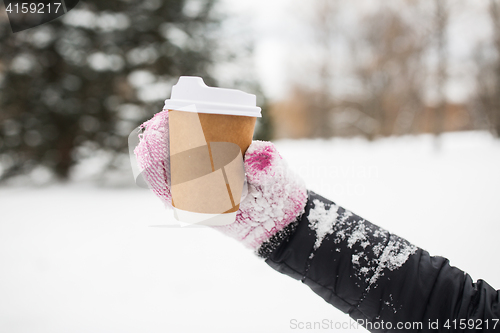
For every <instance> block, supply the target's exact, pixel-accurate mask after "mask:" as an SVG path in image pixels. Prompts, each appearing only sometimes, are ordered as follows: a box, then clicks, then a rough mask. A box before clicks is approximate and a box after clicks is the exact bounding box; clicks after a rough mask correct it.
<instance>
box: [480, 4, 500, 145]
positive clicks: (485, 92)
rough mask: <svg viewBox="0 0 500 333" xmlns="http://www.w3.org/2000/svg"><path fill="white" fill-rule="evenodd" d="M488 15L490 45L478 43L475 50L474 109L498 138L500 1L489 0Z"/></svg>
mask: <svg viewBox="0 0 500 333" xmlns="http://www.w3.org/2000/svg"><path fill="white" fill-rule="evenodd" d="M489 13H490V17H491V22H492V27H493V29H492V31H493V41H492V43H491V44H490V43H480V44H479V45H478V47H477V48H476V53H475V61H476V65H477V67H478V71H477V76H476V85H477V86H476V90H477V94H476V98H475V100H474V101H473V103H474V109H478V110H479V112H476V114H478V116H476V118H479V122H480V123H486V126H487V128H488V129H489V130H490V131H491V132H492V133H493V134H495V135H496V136H497V137H500V1H498V0H490V6H489Z"/></svg>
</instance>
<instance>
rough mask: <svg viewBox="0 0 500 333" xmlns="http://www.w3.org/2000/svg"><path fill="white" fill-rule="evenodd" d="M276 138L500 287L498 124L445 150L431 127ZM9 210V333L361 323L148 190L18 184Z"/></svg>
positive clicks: (365, 213) (336, 197)
mask: <svg viewBox="0 0 500 333" xmlns="http://www.w3.org/2000/svg"><path fill="white" fill-rule="evenodd" d="M276 144H277V147H278V150H279V151H280V153H281V155H282V156H283V157H284V158H285V159H286V160H287V162H288V164H289V165H290V167H291V168H292V169H294V170H295V171H296V172H297V173H300V174H302V175H303V178H304V180H305V182H306V184H307V185H308V188H309V189H311V190H314V191H316V192H317V193H319V194H321V195H323V196H325V197H327V198H329V199H331V200H333V201H335V203H336V204H337V205H340V206H342V207H344V208H346V209H348V210H350V211H352V212H354V213H355V214H357V215H359V216H361V217H363V218H364V219H366V220H367V221H370V222H372V223H375V224H377V225H379V226H381V227H383V228H385V229H386V230H388V231H390V232H392V233H395V234H397V235H399V236H401V237H404V238H405V239H407V240H408V241H410V242H411V243H413V244H415V245H417V246H420V247H423V248H424V249H426V250H428V251H430V252H431V254H433V255H443V256H446V257H447V258H449V259H450V260H451V264H452V265H455V266H457V267H459V268H461V269H463V270H465V271H467V272H468V273H469V274H471V275H472V277H473V279H479V278H481V279H484V280H486V281H487V282H488V283H489V284H491V285H492V286H493V287H495V288H500V266H499V265H498V264H497V261H498V260H497V259H498V258H496V257H495V255H497V253H498V234H499V231H500V223H499V221H500V197H499V196H498V189H499V188H500V173H499V172H498V170H499V169H500V143H499V142H496V141H495V140H493V139H492V138H491V136H489V134H486V133H482V132H471V133H453V134H447V135H445V136H444V137H443V140H442V142H441V150H440V151H437V150H436V149H435V145H434V140H433V139H432V137H430V136H426V135H422V136H418V137H402V138H388V139H383V140H378V141H375V142H367V141H365V140H362V139H350V140H348V139H335V140H328V141H320V140H303V141H280V142H277V143H276ZM130 177H132V176H131V175H130ZM0 209H1V211H2V219H1V221H0V267H1V271H0V331H2V332H9V333H15V332H23V333H24V332H26V333H28V332H29V333H44V332H47V333H48V332H50V333H57V332H124V333H125V332H134V333H135V332H235V331H237V332H296V331H301V330H299V329H292V328H291V321H292V320H296V321H299V322H318V321H322V320H323V319H328V320H332V321H334V322H348V321H349V318H348V316H347V315H345V314H343V313H341V312H339V311H337V310H335V309H334V308H333V307H332V306H331V305H329V304H327V303H326V302H324V301H323V300H322V299H321V298H320V297H318V296H317V295H315V294H314V293H313V292H312V291H311V290H310V289H309V288H308V287H307V286H305V285H303V284H301V283H300V282H298V281H296V280H293V279H291V278H289V277H287V276H284V275H282V274H279V273H277V272H275V271H274V270H273V269H271V268H270V267H268V266H267V265H266V264H265V263H264V262H262V260H261V259H259V258H257V257H256V256H255V255H254V254H253V252H252V251H251V250H249V249H246V248H245V247H244V246H243V245H241V244H238V242H236V241H235V240H233V239H231V238H229V237H226V236H224V235H222V234H221V233H219V232H217V231H215V230H212V229H209V228H206V227H198V228H176V227H172V225H173V224H174V222H173V216H172V215H171V214H172V212H171V211H169V210H166V209H165V208H164V206H163V204H162V203H161V201H160V200H159V199H157V198H156V197H155V196H154V195H153V194H152V193H150V192H149V191H148V190H146V189H140V188H103V187H93V186H89V185H85V184H82V183H78V184H68V185H52V186H47V187H36V188H29V187H18V188H7V187H4V188H0ZM345 237H349V235H345ZM359 241H361V242H362V240H361V239H360V240H359ZM378 251H383V249H378ZM380 254H381V256H384V253H383V252H380ZM404 255H405V253H403V252H402V253H401V254H400V256H399V257H397V258H399V259H401V260H403V259H404ZM360 258H361V257H360ZM397 258H396V259H397ZM359 262H362V260H359ZM385 264H386V265H387V267H392V265H394V264H396V265H397V264H398V262H397V261H396V262H394V261H392V260H389V261H386V262H385ZM383 301H384V302H390V304H391V306H392V304H396V302H397V300H383ZM394 307H396V305H394ZM397 310H398V311H399V308H398V309H397ZM394 311H396V308H395V309H394ZM357 331H359V332H362V330H361V329H359V330H357Z"/></svg>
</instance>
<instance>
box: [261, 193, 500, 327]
mask: <svg viewBox="0 0 500 333" xmlns="http://www.w3.org/2000/svg"><path fill="white" fill-rule="evenodd" d="M291 226H293V225H291ZM293 228H294V229H295V230H294V232H293V233H290V236H289V237H288V238H287V239H285V240H284V241H282V242H281V243H280V244H279V245H278V246H275V247H273V249H272V251H267V252H266V253H264V252H262V253H261V255H262V256H264V257H266V258H267V259H266V262H267V263H268V264H269V265H270V266H271V267H273V268H274V269H276V270H277V271H279V272H281V273H284V274H286V275H289V276H291V277H293V278H295V279H297V280H301V281H302V282H303V283H305V284H306V285H308V286H309V287H310V288H311V289H312V290H313V291H314V292H315V293H317V294H318V295H319V296H321V297H322V298H323V299H325V301H327V302H328V303H330V304H332V305H333V306H335V307H336V308H338V309H339V310H341V311H343V312H345V313H348V314H349V315H350V316H351V317H352V318H353V319H354V320H357V321H358V322H360V323H363V326H366V327H367V328H368V329H369V330H370V331H373V332H379V331H380V332H382V331H390V330H388V328H390V327H392V329H393V330H395V331H398V329H396V327H397V325H398V322H399V323H402V325H405V324H406V325H412V329H415V330H416V328H418V326H413V325H419V323H421V325H422V327H421V329H422V330H423V331H424V332H426V331H432V330H431V329H429V325H430V324H434V323H436V320H438V322H437V325H438V327H436V328H438V329H439V331H448V332H450V331H451V332H453V331H457V332H459V331H460V332H461V331H463V330H460V326H461V322H460V319H464V320H463V321H462V323H466V328H470V327H473V328H475V329H479V328H481V330H480V331H482V332H500V322H498V319H499V318H500V292H499V291H496V290H494V289H493V288H492V287H491V286H489V285H488V284H487V283H486V282H484V281H482V280H478V281H477V282H476V283H474V282H473V281H472V279H471V277H470V276H469V275H468V274H465V273H464V272H463V271H461V270H459V269H457V268H455V267H452V266H450V265H449V262H448V260H447V259H446V258H442V257H431V256H430V255H429V253H428V252H427V251H425V250H422V249H420V248H417V247H416V246H414V245H412V244H410V243H409V242H407V241H406V240H404V239H402V238H400V237H398V236H396V235H393V234H390V233H389V232H387V231H386V230H384V229H382V228H380V227H378V226H376V225H374V224H372V223H370V222H368V221H366V220H364V219H362V218H360V217H359V216H356V215H355V214H353V213H351V212H349V211H348V210H345V209H344V208H342V207H339V206H337V205H335V203H333V202H331V201H329V200H327V199H325V198H323V197H321V196H319V195H317V194H315V193H313V192H309V193H308V201H307V205H306V207H305V212H304V213H303V214H302V215H301V216H299V217H298V223H297V224H296V226H295V227H293ZM264 246H265V245H264ZM454 319H457V320H456V322H453V320H454ZM447 320H448V323H447V322H446V321H447ZM469 320H470V321H469ZM375 323H378V325H377V324H375ZM382 323H384V324H383V325H382ZM389 323H390V324H389ZM446 324H448V325H449V326H445V325H446ZM400 325H401V324H400ZM469 325H471V326H469ZM495 325H496V327H495ZM431 327H432V328H434V326H431ZM462 327H464V325H462ZM376 328H380V329H379V330H377V329H376ZM382 328H384V329H382ZM434 331H438V330H434Z"/></svg>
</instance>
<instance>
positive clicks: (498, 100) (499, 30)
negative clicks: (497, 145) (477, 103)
mask: <svg viewBox="0 0 500 333" xmlns="http://www.w3.org/2000/svg"><path fill="white" fill-rule="evenodd" d="M490 14H491V20H492V23H493V44H494V48H495V50H496V59H495V60H496V61H495V62H494V65H493V73H494V79H493V88H492V90H493V96H492V97H493V98H492V99H493V101H492V105H491V111H490V113H491V122H492V127H493V131H494V132H495V134H496V135H497V136H498V137H500V2H499V1H497V0H490Z"/></svg>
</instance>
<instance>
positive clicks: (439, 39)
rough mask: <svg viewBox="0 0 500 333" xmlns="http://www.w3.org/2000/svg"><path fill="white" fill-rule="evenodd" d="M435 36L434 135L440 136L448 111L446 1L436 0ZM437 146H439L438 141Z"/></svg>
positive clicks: (447, 16) (447, 8)
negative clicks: (435, 98)
mask: <svg viewBox="0 0 500 333" xmlns="http://www.w3.org/2000/svg"><path fill="white" fill-rule="evenodd" d="M435 6H436V8H435V26H436V27H435V29H434V31H435V35H436V53H437V59H438V60H437V73H436V76H437V77H436V93H437V106H436V108H435V109H434V111H435V116H434V126H433V127H434V134H435V135H436V136H439V135H440V134H441V133H442V132H443V129H444V124H445V111H446V110H445V109H446V104H447V101H446V91H445V88H446V82H447V80H448V73H447V65H448V52H447V44H448V38H447V26H448V20H449V16H450V14H449V6H448V1H446V0H435ZM436 144H439V143H438V141H436Z"/></svg>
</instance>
